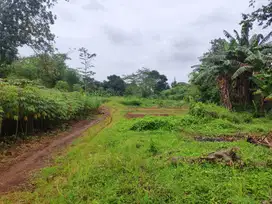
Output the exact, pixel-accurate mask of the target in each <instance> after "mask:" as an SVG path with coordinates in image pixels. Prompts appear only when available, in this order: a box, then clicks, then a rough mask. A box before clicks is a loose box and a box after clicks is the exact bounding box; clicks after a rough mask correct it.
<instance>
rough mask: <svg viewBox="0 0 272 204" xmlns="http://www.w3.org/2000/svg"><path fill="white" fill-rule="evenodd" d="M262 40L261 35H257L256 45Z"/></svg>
mask: <svg viewBox="0 0 272 204" xmlns="http://www.w3.org/2000/svg"><path fill="white" fill-rule="evenodd" d="M262 39H264V36H263V34H258V35H257V41H258V45H259V44H260V42H261V41H262Z"/></svg>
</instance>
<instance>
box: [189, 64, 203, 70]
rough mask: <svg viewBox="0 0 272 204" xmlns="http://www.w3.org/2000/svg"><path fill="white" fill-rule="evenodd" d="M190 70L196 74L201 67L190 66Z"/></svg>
mask: <svg viewBox="0 0 272 204" xmlns="http://www.w3.org/2000/svg"><path fill="white" fill-rule="evenodd" d="M191 68H192V69H193V72H198V71H200V69H201V65H200V64H196V65H193V66H191Z"/></svg>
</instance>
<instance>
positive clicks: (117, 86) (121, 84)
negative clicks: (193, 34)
mask: <svg viewBox="0 0 272 204" xmlns="http://www.w3.org/2000/svg"><path fill="white" fill-rule="evenodd" d="M107 78H108V81H105V82H104V88H105V89H108V90H112V91H113V92H114V94H117V95H121V96H122V95H124V93H125V90H126V83H125V81H124V80H123V79H122V78H121V77H120V76H117V75H110V76H108V77H107Z"/></svg>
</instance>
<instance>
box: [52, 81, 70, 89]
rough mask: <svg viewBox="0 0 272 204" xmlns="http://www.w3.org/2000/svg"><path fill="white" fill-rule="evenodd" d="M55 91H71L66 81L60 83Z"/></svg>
mask: <svg viewBox="0 0 272 204" xmlns="http://www.w3.org/2000/svg"><path fill="white" fill-rule="evenodd" d="M55 89H58V90H60V91H69V84H68V83H67V82H66V81H58V82H57V84H56V86H55Z"/></svg>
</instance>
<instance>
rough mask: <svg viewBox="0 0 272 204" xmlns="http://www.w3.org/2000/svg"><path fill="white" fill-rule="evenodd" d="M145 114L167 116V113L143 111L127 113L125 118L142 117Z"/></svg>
mask: <svg viewBox="0 0 272 204" xmlns="http://www.w3.org/2000/svg"><path fill="white" fill-rule="evenodd" d="M145 116H169V114H166V113H161V114H160V113H159V114H144V113H127V114H126V116H125V117H126V118H128V119H131V118H143V117H145Z"/></svg>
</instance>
